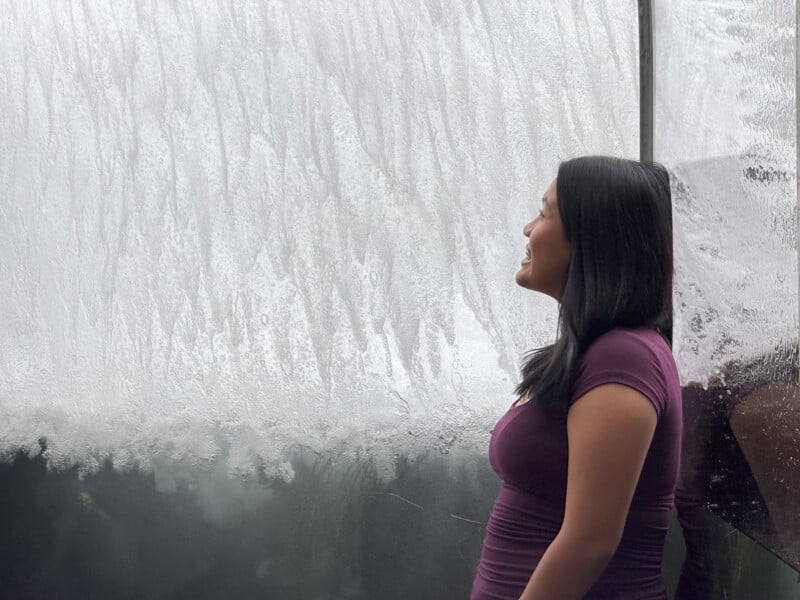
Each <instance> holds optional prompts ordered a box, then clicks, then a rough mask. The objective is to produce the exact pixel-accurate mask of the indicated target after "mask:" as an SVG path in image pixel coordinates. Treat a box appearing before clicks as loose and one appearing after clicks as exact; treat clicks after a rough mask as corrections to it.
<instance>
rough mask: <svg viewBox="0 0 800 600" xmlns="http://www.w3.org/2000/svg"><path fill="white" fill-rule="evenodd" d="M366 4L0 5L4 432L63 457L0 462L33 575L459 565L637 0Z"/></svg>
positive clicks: (176, 592)
mask: <svg viewBox="0 0 800 600" xmlns="http://www.w3.org/2000/svg"><path fill="white" fill-rule="evenodd" d="M377 4H380V5H381V6H382V9H381V10H376V3H374V2H352V1H349V0H341V1H333V2H311V3H309V2H303V1H292V2H269V3H265V2H238V1H236V2H234V1H229V2H215V3H205V2H191V1H189V0H176V1H173V2H130V1H125V0H113V1H110V2H103V3H97V2H84V3H63V4H53V3H42V2H31V3H10V4H7V5H4V6H3V7H2V8H0V29H1V30H2V39H3V43H2V45H0V78H2V85H0V111H2V114H3V115H4V117H3V118H2V119H0V149H2V150H0V184H1V185H2V188H3V190H5V194H4V196H3V199H2V201H0V211H2V218H1V219H0V260H1V261H2V262H1V263H0V269H2V277H0V298H2V299H3V310H1V311H0V340H2V344H1V345H0V367H2V368H0V440H1V442H2V450H3V451H4V452H6V453H8V454H9V455H11V454H12V453H13V451H14V450H17V449H22V450H23V451H26V452H28V453H30V454H31V455H37V454H38V453H39V452H40V449H41V448H42V447H43V448H44V450H43V451H42V456H43V457H44V458H46V459H47V464H48V466H50V467H58V468H61V469H66V467H67V466H70V465H76V468H77V469H78V472H79V474H80V475H81V477H82V478H78V477H76V475H75V473H74V472H72V471H68V470H57V471H55V472H52V473H48V472H46V471H45V470H44V467H43V464H42V461H41V460H28V459H25V458H24V457H19V458H18V459H17V462H16V463H14V464H13V465H11V466H8V467H7V468H6V469H5V470H4V471H3V478H4V479H3V481H4V482H5V481H9V482H13V483H14V485H9V486H2V488H0V489H6V490H13V495H12V496H10V497H6V496H3V501H4V502H6V501H7V502H8V506H7V508H9V510H7V511H2V513H3V515H4V517H3V518H8V519H11V520H10V521H4V523H6V524H7V525H8V529H7V531H12V532H13V536H12V540H13V544H10V545H9V546H10V547H13V548H14V551H15V555H14V558H13V560H14V561H15V562H14V564H15V573H16V575H15V580H14V586H15V587H14V588H13V591H14V593H16V595H18V596H19V597H30V596H37V595H40V596H54V595H56V593H58V594H66V595H73V596H75V597H126V594H131V595H134V596H141V597H158V596H160V597H167V596H169V597H187V598H193V599H194V598H201V597H211V598H219V597H223V596H229V597H236V596H237V594H238V595H239V596H240V597H248V595H256V594H257V593H261V594H263V595H264V596H265V597H281V598H292V597H294V598H311V597H336V598H374V597H377V596H379V595H380V596H381V597H383V598H387V597H392V596H390V595H387V590H394V591H392V592H391V593H395V594H397V595H396V596H395V597H404V598H407V597H413V598H424V597H431V598H444V597H449V596H450V593H451V592H452V591H453V590H456V591H457V593H453V597H455V596H462V597H463V596H464V595H465V593H466V590H468V589H469V587H470V584H471V580H472V576H473V570H474V566H475V562H476V559H477V555H478V552H479V551H480V540H481V538H482V529H481V528H482V526H483V523H484V522H485V519H486V515H487V514H488V510H489V505H490V502H491V499H492V498H493V497H494V495H495V493H496V489H497V480H496V478H495V477H494V476H493V474H492V473H490V472H489V471H488V465H487V459H486V456H485V452H486V446H487V442H488V431H489V429H490V428H491V427H492V425H493V424H494V423H495V421H496V420H497V418H498V417H499V416H500V414H501V413H502V412H503V411H505V410H506V409H507V408H508V406H509V405H510V403H511V401H512V390H513V388H514V386H515V384H516V382H517V365H518V361H519V359H520V358H521V356H522V354H523V352H524V351H525V350H527V349H530V348H532V347H535V346H538V345H541V344H542V343H543V342H545V341H546V340H547V339H549V338H552V336H553V335H554V333H555V327H554V324H555V319H554V318H555V314H556V313H555V305H554V303H553V302H552V301H548V300H545V299H543V298H535V297H533V295H531V294H527V293H524V292H522V291H521V290H520V289H519V288H517V287H516V286H515V284H514V273H515V272H516V270H517V265H518V264H519V261H520V259H521V258H522V257H523V251H524V246H523V237H522V227H523V225H524V224H525V223H526V222H527V221H528V220H529V216H530V214H531V212H532V211H533V210H535V209H534V208H533V207H534V206H538V202H539V201H538V198H540V196H541V193H542V191H543V190H544V189H545V188H546V186H547V185H548V184H549V182H550V180H551V179H552V178H553V176H554V175H555V170H556V166H557V164H558V162H559V161H560V160H561V159H565V158H568V157H571V156H573V155H576V154H586V153H610V154H616V155H622V156H627V157H635V156H636V154H637V149H638V138H637V135H636V131H637V122H638V102H637V92H638V88H637V76H636V75H637V60H636V56H637V54H636V39H637V31H636V7H635V5H634V4H633V3H609V4H608V6H606V5H605V4H603V3H591V2H590V3H569V4H564V5H562V4H559V5H558V8H557V9H556V8H554V6H553V5H551V4H548V3H535V2H518V3H513V2H497V3H494V4H492V3H486V2H476V1H472V0H464V1H449V2H440V1H438V0H430V1H428V2H412V3H397V2H392V1H390V2H384V3H377ZM40 440H41V442H40ZM40 443H41V446H40ZM106 459H108V460H109V461H110V462H109V463H106V462H104V461H105V460H106ZM240 475H245V476H246V479H243V480H237V479H236V477H237V476H240ZM43 490H50V491H51V492H52V493H49V494H48V493H45V492H44V491H43ZM21 515H23V516H24V517H25V518H24V519H23V518H22V517H21ZM5 530H6V529H4V531H5ZM420 532H424V534H425V535H424V536H423V537H420V535H421V534H420ZM425 536H427V537H425ZM0 546H4V545H0ZM42 548H46V552H44V553H42V550H41V549H42ZM412 550H413V551H412ZM398 556H400V557H402V558H401V559H398ZM9 560H11V558H10V557H9ZM42 563H44V566H42ZM164 565H168V566H169V568H168V569H165V568H164ZM395 566H400V567H402V568H393V567H395ZM431 566H433V568H436V569H437V573H446V575H445V576H443V578H441V579H439V580H438V582H437V583H436V585H438V586H441V587H440V588H437V587H435V585H434V586H433V587H432V584H431V580H432V579H433V578H432V576H428V571H427V569H430V568H432V567H431ZM440 567H441V568H442V570H441V571H440V570H439V568H440ZM165 570H166V571H168V572H167V573H165ZM65 573H70V575H71V577H70V578H69V579H66V578H65V576H64V574H65ZM414 573H417V574H422V575H423V576H419V575H410V574H414ZM70 585H71V586H74V587H73V588H70V589H67V587H65V586H70ZM120 587H121V588H122V590H123V591H120ZM123 592H124V593H123Z"/></svg>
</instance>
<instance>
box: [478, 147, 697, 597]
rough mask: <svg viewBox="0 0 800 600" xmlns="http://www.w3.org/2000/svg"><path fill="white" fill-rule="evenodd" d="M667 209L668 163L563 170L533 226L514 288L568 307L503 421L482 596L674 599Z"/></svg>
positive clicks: (673, 394)
mask: <svg viewBox="0 0 800 600" xmlns="http://www.w3.org/2000/svg"><path fill="white" fill-rule="evenodd" d="M671 215H672V206H671V196H670V189H669V176H668V174H667V172H666V170H665V169H664V168H663V167H661V166H660V165H657V164H645V163H640V162H636V161H630V160H623V159H618V158H611V157H601V156H592V157H581V158H576V159H573V160H570V161H567V162H564V163H562V164H561V165H560V167H559V169H558V173H557V177H556V179H555V180H554V181H553V183H551V184H550V186H549V187H548V188H547V190H546V192H545V194H544V197H543V198H542V207H541V211H540V212H539V214H538V216H536V218H535V219H534V220H533V221H531V222H530V223H528V224H527V225H525V227H524V229H523V233H524V235H525V237H526V238H527V244H526V247H525V250H526V258H525V260H523V261H522V264H521V266H520V269H519V271H518V272H517V274H516V282H517V284H518V285H520V286H522V287H524V288H527V289H530V290H533V291H536V292H540V293H544V294H547V295H549V296H552V297H553V298H555V299H556V300H557V301H558V303H559V325H558V335H557V337H556V341H555V342H554V343H553V344H551V345H549V346H546V347H544V348H541V349H538V350H535V351H533V352H531V353H530V354H529V355H528V356H527V357H526V361H525V363H524V365H523V367H522V373H521V376H522V381H521V382H520V384H519V385H518V386H517V388H516V390H515V392H516V394H517V395H518V400H517V401H516V402H515V403H514V404H513V405H512V406H511V408H510V409H509V410H508V412H506V414H505V415H503V417H502V418H501V419H500V421H499V422H498V423H497V425H496V426H495V428H494V430H493V432H492V438H491V441H490V444H489V460H490V462H491V465H492V467H493V469H494V470H495V471H496V472H497V474H498V475H499V477H500V479H501V480H502V486H501V489H500V492H499V494H498V497H497V500H496V501H495V505H494V507H493V509H492V513H491V516H490V519H489V523H488V525H487V528H486V535H485V538H484V542H483V549H482V552H481V559H480V563H479V565H478V569H477V574H476V577H475V581H474V584H473V590H472V596H471V597H472V600H488V599H490V598H491V599H501V598H502V599H506V598H508V599H514V600H516V599H518V598H520V599H522V600H542V599H547V600H550V599H553V598H558V599H559V600H567V599H570V598H615V599H634V598H636V599H639V598H641V599H645V598H646V599H650V598H659V599H660V598H666V597H667V595H666V588H665V585H664V581H663V578H662V573H661V564H662V554H663V548H664V540H665V536H666V532H667V528H668V520H669V515H670V512H671V510H672V507H673V503H674V491H675V483H676V480H677V477H678V467H679V462H680V444H681V433H682V428H683V421H682V411H681V391H680V384H679V380H678V373H677V369H676V366H675V361H674V359H673V356H672V350H671V343H672V275H673V265H672V216H671Z"/></svg>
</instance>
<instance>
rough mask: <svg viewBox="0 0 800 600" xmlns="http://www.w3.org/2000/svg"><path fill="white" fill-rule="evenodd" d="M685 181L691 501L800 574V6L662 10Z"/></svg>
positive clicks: (680, 258) (679, 179)
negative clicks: (798, 132) (799, 163)
mask: <svg viewBox="0 0 800 600" xmlns="http://www.w3.org/2000/svg"><path fill="white" fill-rule="evenodd" d="M655 43H656V51H655V65H656V106H655V120H656V132H655V143H656V146H655V149H656V160H660V161H663V162H664V163H666V164H667V165H668V166H669V167H670V169H671V171H672V176H673V186H674V188H673V204H674V214H675V251H676V268H677V273H676V277H677V280H676V297H675V300H676V304H675V306H676V317H677V324H676V354H677V357H678V359H679V368H680V371H681V374H682V376H683V378H684V382H685V383H686V384H689V389H687V392H686V395H685V397H684V404H685V410H686V413H685V414H686V433H685V441H684V465H683V469H684V479H683V481H682V494H683V496H684V498H683V500H684V503H685V504H686V505H689V504H691V503H699V504H702V505H704V506H707V507H708V508H710V509H711V510H713V511H714V512H715V513H717V514H719V515H720V516H722V517H723V518H725V519H726V520H727V521H729V522H730V523H733V524H734V525H736V526H737V527H739V528H741V529H742V530H743V531H745V532H746V533H748V534H749V535H751V536H753V537H754V538H755V539H756V540H758V541H759V542H761V543H763V544H764V545H766V546H767V547H768V548H770V549H771V550H772V551H774V552H776V553H778V554H779V555H780V556H781V557H782V558H783V559H784V560H786V561H788V562H790V563H791V564H792V565H794V566H795V568H800V521H798V517H797V511H796V506H797V503H798V501H800V462H799V461H798V456H797V448H798V443H800V433H799V432H800V429H798V426H799V425H800V417H798V415H799V414H800V395H799V394H798V388H797V379H798V357H797V335H798V331H797V327H798V319H797V315H798V297H797V294H798V291H797V290H798V279H797V251H796V244H797V229H796V222H797V221H796V210H797V199H796V193H795V189H796V188H795V185H796V184H795V161H796V154H795V61H794V57H795V49H794V48H795V5H794V3H793V2H788V1H785V0H784V1H779V0H771V1H770V2H766V3H764V2H761V3H738V2H722V3H719V2H717V3H698V2H691V1H688V0H679V1H673V0H670V1H669V2H667V1H659V2H656V10H655Z"/></svg>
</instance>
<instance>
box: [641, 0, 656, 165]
mask: <svg viewBox="0 0 800 600" xmlns="http://www.w3.org/2000/svg"><path fill="white" fill-rule="evenodd" d="M639 160H641V161H652V160H653V2H652V0H639Z"/></svg>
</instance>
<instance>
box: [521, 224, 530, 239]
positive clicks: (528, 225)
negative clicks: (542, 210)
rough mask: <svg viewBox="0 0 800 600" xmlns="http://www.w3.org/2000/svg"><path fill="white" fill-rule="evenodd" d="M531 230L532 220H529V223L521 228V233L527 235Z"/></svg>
mask: <svg viewBox="0 0 800 600" xmlns="http://www.w3.org/2000/svg"><path fill="white" fill-rule="evenodd" d="M532 230H533V221H531V222H530V223H528V224H527V225H525V227H523V228H522V235H524V236H525V237H528V236H529V235H530V234H531V231H532Z"/></svg>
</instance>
